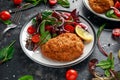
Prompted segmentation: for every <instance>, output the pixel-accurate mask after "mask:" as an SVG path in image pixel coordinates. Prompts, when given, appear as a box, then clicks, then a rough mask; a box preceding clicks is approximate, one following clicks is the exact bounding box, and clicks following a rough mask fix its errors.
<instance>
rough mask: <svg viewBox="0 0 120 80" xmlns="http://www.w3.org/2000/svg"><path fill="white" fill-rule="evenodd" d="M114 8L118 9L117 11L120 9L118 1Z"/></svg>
mask: <svg viewBox="0 0 120 80" xmlns="http://www.w3.org/2000/svg"><path fill="white" fill-rule="evenodd" d="M114 7H115V8H117V9H120V2H119V1H117V2H116V3H115V5H114Z"/></svg>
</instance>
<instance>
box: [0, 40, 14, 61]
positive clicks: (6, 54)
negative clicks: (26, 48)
mask: <svg viewBox="0 0 120 80" xmlns="http://www.w3.org/2000/svg"><path fill="white" fill-rule="evenodd" d="M14 43H15V41H13V42H12V43H11V44H10V45H8V46H6V47H4V48H2V49H1V50H0V63H3V62H6V61H8V60H10V59H12V57H13V53H14V48H13V44H14Z"/></svg>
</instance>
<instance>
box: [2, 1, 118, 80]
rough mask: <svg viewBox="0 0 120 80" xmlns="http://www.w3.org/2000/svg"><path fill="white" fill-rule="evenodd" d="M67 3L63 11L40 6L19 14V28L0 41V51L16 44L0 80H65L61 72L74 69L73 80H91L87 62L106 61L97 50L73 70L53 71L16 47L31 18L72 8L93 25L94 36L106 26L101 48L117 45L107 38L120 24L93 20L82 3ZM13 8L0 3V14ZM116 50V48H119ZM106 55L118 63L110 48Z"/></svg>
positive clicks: (11, 4)
mask: <svg viewBox="0 0 120 80" xmlns="http://www.w3.org/2000/svg"><path fill="white" fill-rule="evenodd" d="M69 1H70V3H71V6H70V8H63V7H61V6H59V5H56V6H54V7H52V8H50V7H49V5H47V6H45V5H44V4H40V5H38V6H36V7H34V8H32V9H29V10H26V11H23V15H22V19H21V21H20V23H21V26H19V27H18V28H15V29H12V30H10V31H8V32H7V33H6V34H5V37H4V38H3V39H2V41H0V48H3V47H4V46H6V45H8V43H10V42H11V41H13V40H16V43H15V53H14V57H13V59H12V60H10V61H8V62H6V63H4V64H2V65H0V80H17V79H18V78H19V77H21V76H23V75H26V74H30V75H33V76H34V78H35V80H65V72H66V71H67V70H68V69H70V68H73V69H76V70H77V71H78V73H79V76H78V78H77V80H91V78H92V75H91V74H90V73H89V71H88V62H89V60H90V59H93V58H97V59H98V60H103V59H105V58H106V57H105V56H103V55H102V54H101V53H100V52H99V50H98V48H97V46H96V48H95V50H94V51H93V53H92V55H91V56H89V57H88V58H87V59H86V60H84V61H83V62H81V63H79V64H77V65H75V66H71V67H66V68H60V69H59V68H58V69H57V68H50V67H45V66H42V65H40V64H37V63H35V62H33V61H32V60H30V59H29V58H28V57H27V56H26V55H25V53H24V52H23V50H22V49H21V46H20V43H19V33H20V31H21V28H22V26H23V25H24V23H25V22H27V21H28V20H29V19H30V18H31V17H32V16H34V15H35V14H37V13H38V12H41V11H43V10H45V9H56V10H69V11H71V10H73V9H75V8H76V9H77V10H78V11H79V13H80V15H82V16H84V17H85V18H87V19H88V20H90V22H91V23H92V24H93V25H94V28H95V31H96V32H97V30H98V28H99V26H100V25H102V24H103V23H107V26H106V30H105V31H103V33H102V35H101V38H100V41H101V44H102V45H103V46H104V45H108V44H112V43H117V42H116V41H114V40H113V39H112V38H111V29H112V28H115V27H120V22H111V21H108V20H105V19H102V18H100V17H97V16H96V15H94V14H93V13H91V12H89V10H87V9H86V8H85V7H84V5H83V3H82V0H69ZM73 1H74V2H73ZM14 7H15V6H13V3H12V1H11V0H0V11H2V10H8V9H13V8H14ZM13 15H14V14H12V16H13ZM5 27H6V25H4V24H2V23H1V22H0V33H1V31H2V30H3V29H4V28H5ZM108 29H109V30H108ZM118 48H120V46H119V47H118ZM106 51H108V52H110V51H114V56H115V57H116V58H115V62H116V63H118V58H117V50H114V47H111V48H110V47H108V46H107V47H106Z"/></svg>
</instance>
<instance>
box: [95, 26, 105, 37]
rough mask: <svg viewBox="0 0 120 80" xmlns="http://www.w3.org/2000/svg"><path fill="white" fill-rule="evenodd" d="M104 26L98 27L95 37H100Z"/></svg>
mask: <svg viewBox="0 0 120 80" xmlns="http://www.w3.org/2000/svg"><path fill="white" fill-rule="evenodd" d="M105 26H106V24H103V25H102V26H100V28H99V29H98V31H97V37H98V38H99V37H100V34H101V32H102V31H103V30H104V27H105Z"/></svg>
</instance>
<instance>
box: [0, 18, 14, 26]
mask: <svg viewBox="0 0 120 80" xmlns="http://www.w3.org/2000/svg"><path fill="white" fill-rule="evenodd" d="M0 21H1V22H2V23H4V24H6V25H10V24H12V22H11V20H6V21H4V20H2V19H0Z"/></svg>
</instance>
